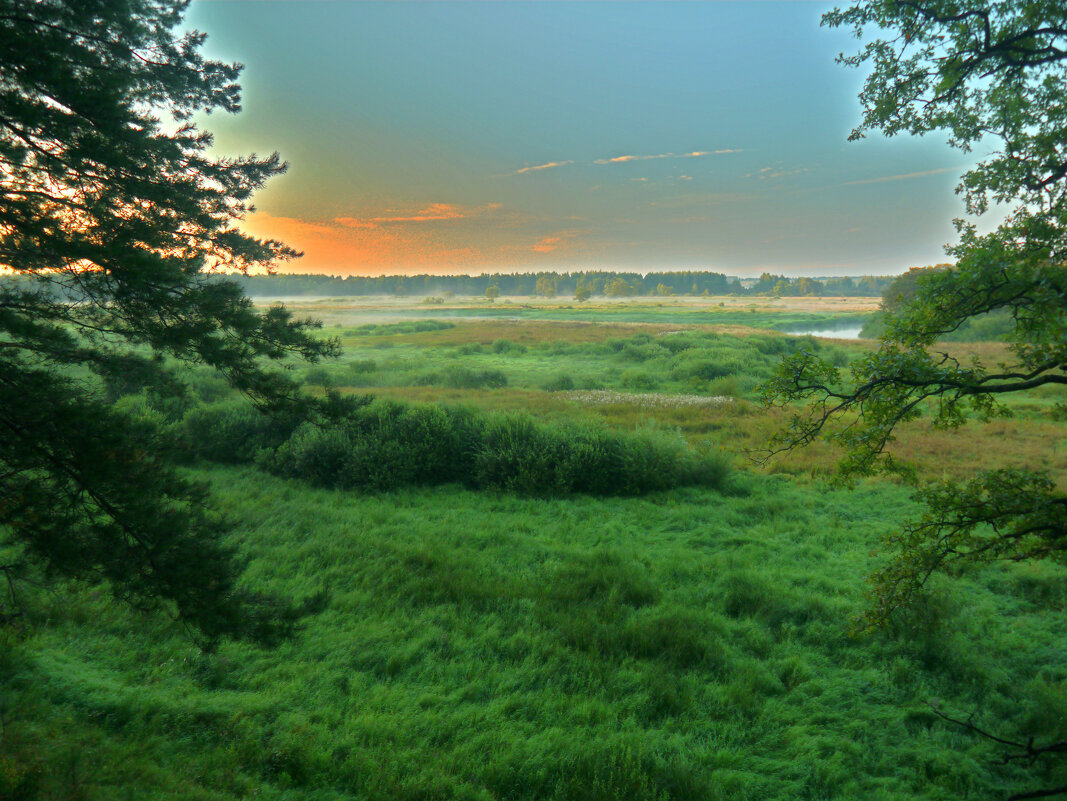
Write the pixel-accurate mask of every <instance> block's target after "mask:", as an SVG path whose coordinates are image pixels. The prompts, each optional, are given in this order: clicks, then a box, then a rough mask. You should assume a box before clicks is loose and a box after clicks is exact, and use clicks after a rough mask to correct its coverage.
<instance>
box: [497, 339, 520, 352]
mask: <svg viewBox="0 0 1067 801" xmlns="http://www.w3.org/2000/svg"><path fill="white" fill-rule="evenodd" d="M526 350H527V349H526V346H525V345H523V344H522V343H521V342H512V341H511V340H510V339H498V340H496V341H495V342H493V353H505V354H511V355H520V354H523V353H526Z"/></svg>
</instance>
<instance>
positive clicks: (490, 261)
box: [242, 203, 584, 275]
mask: <svg viewBox="0 0 1067 801" xmlns="http://www.w3.org/2000/svg"><path fill="white" fill-rule="evenodd" d="M531 224H543V221H536V220H529V219H526V218H523V217H520V216H519V215H517V214H515V213H514V212H509V211H506V210H503V207H502V206H501V204H499V203H487V204H484V205H481V206H461V205H457V204H453V203H431V204H428V205H423V206H419V207H416V208H415V209H414V210H413V211H406V210H403V209H400V210H397V209H387V210H383V211H380V212H374V213H367V214H360V215H353V216H345V217H335V218H332V219H329V220H304V219H300V218H296V217H281V216H275V215H271V214H266V213H263V212H257V213H255V214H252V215H250V216H249V217H248V218H247V219H246V220H245V221H244V222H243V223H242V228H243V229H244V230H245V231H246V232H247V233H249V234H251V235H252V236H255V237H259V238H263V239H278V240H281V241H283V242H285V243H286V244H288V245H290V246H292V247H293V248H295V249H297V250H300V251H303V252H304V257H303V258H302V259H300V260H298V261H296V262H292V263H290V264H287V265H284V270H285V271H286V272H302V273H308V272H310V273H332V274H364V275H366V274H381V273H432V274H445V273H450V272H481V271H489V272H495V271H497V270H500V271H504V272H507V271H511V270H517V269H523V268H526V267H529V266H532V265H533V264H536V263H538V259H539V257H541V256H540V254H547V253H551V252H553V251H555V250H559V249H564V248H570V247H573V246H574V245H575V244H576V243H575V237H576V236H578V235H580V234H582V233H584V232H583V231H577V230H564V231H560V232H555V233H553V234H552V235H550V236H543V237H542V239H541V240H539V241H537V242H536V243H535V244H534V245H532V246H531V244H530V240H531V234H530V229H529V227H528V226H529V225H531ZM538 235H540V234H535V235H534V237H536V236H538Z"/></svg>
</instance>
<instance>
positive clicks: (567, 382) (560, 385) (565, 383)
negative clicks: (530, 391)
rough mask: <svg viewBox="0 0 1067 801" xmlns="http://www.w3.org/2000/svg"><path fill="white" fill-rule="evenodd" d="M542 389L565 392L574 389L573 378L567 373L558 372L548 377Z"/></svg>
mask: <svg viewBox="0 0 1067 801" xmlns="http://www.w3.org/2000/svg"><path fill="white" fill-rule="evenodd" d="M543 389H544V390H545V392H566V391H568V390H571V389H574V379H573V378H571V377H570V375H568V374H567V373H560V374H559V375H557V376H556V377H555V378H553V379H550V380H549V381H548V382H547V383H546V384H545V385H544V387H543Z"/></svg>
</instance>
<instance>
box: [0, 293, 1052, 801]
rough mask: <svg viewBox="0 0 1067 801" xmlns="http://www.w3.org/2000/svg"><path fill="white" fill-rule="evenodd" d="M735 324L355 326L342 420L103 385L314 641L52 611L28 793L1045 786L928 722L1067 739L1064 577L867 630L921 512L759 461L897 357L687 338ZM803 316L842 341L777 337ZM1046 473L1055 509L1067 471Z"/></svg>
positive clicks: (201, 380) (930, 445)
mask: <svg viewBox="0 0 1067 801" xmlns="http://www.w3.org/2000/svg"><path fill="white" fill-rule="evenodd" d="M718 302H719V301H717V300H716V301H714V303H711V302H709V304H708V308H699V307H686V308H685V309H682V310H679V309H677V308H666V309H665V308H664V307H658V306H655V305H654V304H646V305H639V304H635V305H633V306H628V307H622V308H616V307H612V308H611V309H610V310H608V313H609V314H610V319H611V321H610V322H592V321H589V320H587V319H583V318H581V317H579V318H578V319H575V320H566V319H564V320H551V319H547V320H546V319H533V320H474V321H462V320H447V321H445V320H440V319H438V318H436V317H433V318H432V319H425V315H421V319H420V317H419V316H416V312H417V311H422V309H421V307H420V308H414V307H409V308H408V309H405V310H404V311H409V312H410V313H411V314H412V318H411V319H405V320H402V321H399V322H393V323H382V322H371V323H366V322H360V318H359V314H360V313H361V309H360V308H358V307H357V306H358V304H354V305H353V306H352V307H349V308H345V307H344V306H343V305H342V304H340V303H333V304H331V305H330V307H329V310H330V313H331V314H333V315H335V321H336V320H337V319H343V320H344V324H343V325H338V324H335V325H333V326H332V327H330V328H327V329H326V330H325V331H323V332H322V333H323V335H324V336H327V337H336V338H339V339H340V341H341V343H342V345H343V355H342V356H341V357H340V358H339V359H338V360H336V361H333V362H325V363H322V364H320V365H315V366H311V367H307V366H304V365H301V364H299V363H296V362H294V364H293V369H294V371H295V374H296V375H297V376H298V377H299V378H300V380H301V381H302V382H303V383H304V385H305V388H306V390H307V391H308V392H310V393H311V394H313V395H318V396H321V397H323V398H327V397H329V398H332V400H331V401H330V403H329V404H327V407H326V408H327V410H328V411H327V412H319V414H320V415H322V416H319V417H316V418H314V419H300V418H299V417H298V416H290V417H277V416H274V417H271V416H264V415H261V414H260V413H259V412H257V411H256V410H255V409H254V408H252V407H251V406H250V405H249V404H248V403H247V402H246V401H243V400H241V399H240V398H239V397H238V396H237V395H235V394H234V393H233V391H232V390H231V389H230V388H229V387H228V386H227V385H226V384H225V383H224V382H223V381H221V380H220V379H218V378H216V377H214V375H213V374H211V373H209V372H207V371H201V370H197V369H193V368H182V369H183V370H185V374H184V377H185V378H186V379H187V380H188V382H189V384H190V387H191V388H190V390H189V392H188V393H187V394H186V395H184V396H181V397H175V396H167V395H164V394H161V393H159V392H156V391H155V390H153V388H152V387H150V386H148V387H144V388H140V387H137V386H123V387H114V386H113V387H111V388H110V390H109V391H110V392H112V393H113V395H114V403H115V406H116V408H117V409H118V410H119V411H120V412H121V413H122V414H125V415H129V416H130V417H131V418H132V419H136V420H138V421H139V423H140V424H143V425H151V426H154V427H156V428H157V429H158V431H159V432H161V434H160V435H161V436H163V435H164V434H165V435H166V437H167V438H168V439H170V440H171V441H176V442H178V443H180V448H181V451H182V453H183V454H184V455H183V456H182V458H183V459H184V461H185V463H186V464H187V468H186V471H187V473H188V475H189V476H190V477H194V478H196V479H198V480H201V481H204V482H207V484H208V485H209V486H210V487H211V491H212V495H213V497H214V498H215V501H216V503H217V505H218V506H219V507H220V509H221V512H222V513H223V514H225V516H226V517H227V518H229V519H230V520H231V521H232V522H233V523H235V524H236V526H235V528H234V529H233V531H232V533H231V534H230V535H229V540H230V542H231V543H232V544H233V545H234V546H236V547H238V548H239V549H240V552H241V554H242V558H243V559H245V560H247V565H248V566H247V570H246V572H245V575H244V578H243V582H244V583H245V584H247V585H249V586H254V587H256V588H257V589H262V590H266V591H269V592H270V593H272V594H275V595H277V596H280V597H287V598H292V599H297V600H301V601H303V602H304V608H305V616H304V617H303V619H302V621H301V628H300V630H299V632H298V633H297V635H296V636H295V638H293V639H291V640H289V641H287V642H285V643H283V644H282V645H280V646H278V647H277V648H275V649H272V650H271V649H263V648H261V647H258V646H255V645H253V644H248V643H243V642H234V641H225V642H222V643H221V644H219V645H218V647H217V648H216V649H214V650H202V649H201V648H200V647H198V645H197V644H196V643H195V641H194V640H192V639H191V638H190V636H189V633H188V632H187V631H186V630H185V629H184V628H182V627H180V626H176V625H174V624H169V623H167V622H166V620H165V619H162V618H160V617H159V616H157V615H141V614H138V613H137V612H135V611H132V610H131V609H129V608H128V607H124V606H122V605H120V604H117V603H116V602H114V601H112V600H109V598H108V597H107V596H106V595H102V594H101V593H100V592H99V591H98V590H97V589H94V588H92V587H79V586H77V585H69V586H63V587H62V588H61V591H56V590H55V589H53V590H43V589H42V590H35V589H33V587H32V586H28V587H26V588H25V589H24V590H23V592H24V597H23V599H22V600H23V604H24V608H25V610H26V616H27V617H26V620H25V621H24V622H23V624H22V625H18V626H14V627H11V626H8V627H5V628H4V629H3V637H4V648H3V657H2V659H0V673H2V677H3V682H2V687H3V689H2V690H0V714H2V716H3V721H4V727H5V728H4V732H5V735H4V738H5V739H4V743H5V746H4V752H3V753H4V756H3V762H2V763H0V764H2V766H3V772H2V773H0V797H5V798H34V797H36V798H41V799H45V798H49V799H50V798H75V797H76V798H93V799H96V798H100V799H103V798H113V797H115V794H116V793H118V792H120V790H121V791H122V792H132V793H133V797H145V798H178V797H180V798H194V799H195V798H203V799H208V798H210V799H227V798H234V799H236V798H245V797H249V796H253V795H254V796H256V797H259V798H277V799H298V798H299V799H306V798H323V799H326V798H353V799H355V798H359V799H427V798H433V799H448V798H456V799H494V798H496V799H526V798H529V799H534V798H537V799H693V798H705V799H714V798H722V799H746V798H747V799H796V798H860V797H863V798H885V799H890V798H904V797H907V798H930V799H935V798H957V797H964V796H968V795H969V796H972V797H988V796H989V795H990V794H993V793H997V792H1000V791H1001V790H1002V788H1005V787H1009V786H1011V785H1012V783H1013V782H1015V781H1019V780H1021V777H1022V776H1023V774H1024V773H1026V771H1024V770H1023V768H1022V767H1018V766H1007V767H1003V766H996V765H995V764H994V761H993V755H994V753H995V752H994V750H993V746H992V745H991V744H990V743H989V742H987V741H985V740H982V739H981V738H975V737H967V736H966V735H964V734H962V733H961V732H960V730H959V729H958V727H955V726H953V725H951V724H948V723H946V722H945V721H943V720H941V719H940V718H938V717H937V716H936V715H935V714H934V712H933V711H932V710H931V709H930V708H929V707H928V706H927V702H928V701H929V700H931V699H937V700H939V701H941V702H942V703H943V704H945V705H946V706H947V707H948V708H951V709H954V710H963V711H964V712H970V711H971V710H973V709H976V708H980V709H982V710H983V711H984V712H985V713H986V714H988V715H990V716H993V715H997V716H999V717H1001V718H1010V719H1012V720H1015V721H1018V725H1019V726H1020V727H1025V726H1026V725H1037V724H1038V723H1040V722H1041V721H1047V720H1050V719H1053V718H1055V717H1056V716H1061V715H1062V714H1063V713H1064V711H1065V709H1067V706H1065V704H1067V695H1065V694H1064V692H1063V689H1062V688H1063V687H1064V681H1065V679H1067V676H1065V675H1063V674H1062V672H1061V670H1060V666H1059V665H1058V663H1057V662H1056V661H1055V660H1049V659H1048V654H1049V653H1052V652H1055V651H1056V650H1057V649H1058V647H1059V643H1060V642H1062V638H1063V636H1064V635H1065V634H1067V632H1065V631H1064V624H1063V616H1062V614H1061V613H1060V612H1059V611H1058V610H1061V609H1062V608H1063V604H1064V603H1067V571H1065V570H1064V569H1062V568H1059V567H1056V566H1053V565H1049V564H1040V565H1003V566H1000V567H996V568H993V569H991V570H988V571H984V572H982V573H976V574H973V575H966V576H964V577H963V578H962V579H960V580H952V581H950V580H945V581H938V582H936V583H935V584H934V586H933V587H932V591H931V593H930V594H929V595H928V597H927V598H926V600H925V601H924V603H925V604H927V606H926V607H925V611H923V612H922V613H921V614H920V615H919V616H917V617H914V618H911V619H909V620H908V621H907V622H904V621H902V622H901V623H900V624H899V625H897V626H896V627H894V628H892V629H890V630H886V631H881V632H878V633H876V634H874V635H871V636H866V637H859V638H857V637H855V636H853V631H852V626H853V621H854V619H855V617H856V615H857V614H858V613H859V611H861V610H862V609H863V608H864V606H865V604H866V603H867V600H866V599H865V586H866V585H865V577H866V576H867V575H868V574H869V573H870V572H871V571H872V569H873V568H874V567H875V566H876V565H877V564H878V562H879V559H880V558H881V556H880V553H879V549H880V547H881V546H880V543H881V538H882V537H883V536H885V535H887V534H889V533H891V532H892V531H893V530H895V528H896V527H897V526H898V525H899V523H900V522H901V521H902V520H903V519H904V517H905V516H906V515H907V514H909V513H910V512H911V511H912V505H911V501H910V500H909V498H910V491H909V489H908V488H907V487H905V486H902V485H901V484H899V483H897V482H894V481H889V480H884V479H879V480H870V481H866V482H863V483H861V484H860V485H858V486H856V487H854V488H851V489H849V488H842V487H836V486H833V485H832V484H831V483H830V482H829V480H828V478H829V476H830V474H831V472H832V467H833V462H834V459H835V458H836V454H835V453H834V452H833V451H832V450H831V449H830V448H829V447H828V446H821V447H819V448H816V449H814V450H811V451H808V452H806V453H804V454H803V455H795V456H791V457H789V458H787V459H785V460H780V461H778V462H775V463H772V464H771V465H770V466H768V467H767V468H763V469H759V468H756V467H754V466H753V465H752V464H751V462H750V461H749V460H748V458H747V451H748V450H749V449H752V448H754V447H756V446H757V445H758V443H760V442H763V441H765V439H766V436H767V433H768V432H769V431H770V430H771V429H772V428H774V427H775V426H780V425H781V424H782V419H781V418H780V417H779V416H776V415H777V413H775V412H773V411H770V410H766V409H763V408H761V407H760V406H759V405H758V404H757V403H756V402H755V400H756V398H755V394H754V393H755V387H756V385H757V384H758V383H759V382H761V381H763V380H765V378H766V377H767V376H768V375H769V372H770V371H771V370H772V369H773V366H774V364H775V363H776V360H778V359H780V358H781V356H782V355H783V354H788V353H792V352H796V351H797V350H798V349H801V348H808V349H813V350H814V351H817V352H818V353H820V354H822V355H823V356H824V357H826V358H828V359H830V360H832V361H833V362H834V363H836V364H840V365H842V366H845V365H847V364H849V363H850V362H851V361H852V360H854V359H855V358H857V357H858V356H860V355H861V354H863V353H864V352H865V351H866V350H867V349H868V348H869V347H870V345H869V344H867V343H865V342H862V341H858V342H848V341H835V340H820V339H816V338H810V337H790V336H786V335H783V334H781V333H778V332H776V331H774V330H770V328H771V327H776V326H774V323H775V317H774V315H775V314H776V312H774V311H772V310H759V311H756V312H749V311H742V312H740V314H741V315H743V316H744V315H748V316H750V317H753V318H755V319H754V320H753V322H755V323H758V325H754V326H751V327H739V325H738V324H737V323H735V322H734V321H733V320H732V319H729V318H728V319H727V320H724V322H723V324H722V325H719V326H713V325H707V324H703V323H696V322H693V320H692V318H691V317H689V315H697V318H698V319H702V317H701V316H702V315H715V314H723V312H722V311H720V310H719V308H720V307H718V306H717V305H715V304H717V303H718ZM391 303H392V302H391ZM324 305H326V304H318V308H319V309H320V310H321V309H322V308H323V306H324ZM627 310H629V311H631V313H632V314H633V316H634V317H636V318H637V319H638V320H639V322H628V321H627V320H626V317H625V315H626V311H627ZM362 311H363V312H366V313H368V314H370V315H373V314H375V313H376V312H375V311H373V310H367V309H363V310H362ZM541 311H543V312H544V313H545V314H546V316H548V317H552V316H554V315H559V316H565V315H566V314H567V313H568V312H570V311H572V310H570V309H565V308H562V305H561V306H560V307H557V308H555V309H553V308H552V307H549V306H545V307H543V308H542V310H541ZM582 311H583V313H588V311H587V310H585V309H583V310H582ZM592 311H593V312H594V313H596V312H597V311H599V310H597V309H595V308H594V309H592ZM800 313H805V314H812V315H815V316H819V315H820V314H821V315H822V317H823V319H824V321H825V320H826V318H827V315H826V314H825V312H821V311H820V310H819V309H818V308H814V307H813V308H809V309H808V310H807V311H801V310H797V309H793V310H791V311H789V312H785V313H782V317H784V318H790V319H791V318H793V317H795V316H796V315H797V314H800ZM846 313H848V312H846ZM648 318H657V319H656V320H655V322H648V321H647V320H648ZM371 319H377V318H376V317H371ZM831 319H832V318H831ZM954 347H958V348H961V349H963V350H967V349H970V351H971V352H975V353H981V354H982V355H983V356H985V357H987V358H990V357H994V356H995V354H996V353H997V349H998V348H1000V347H1002V346H1001V345H998V344H995V343H975V344H969V345H964V344H960V345H956V346H954ZM1061 395H1062V393H1059V394H1057V393H1056V392H1055V391H1053V390H1052V389H1046V390H1042V391H1037V392H1034V393H1031V394H1029V395H1027V396H1026V397H1020V398H1018V399H1016V400H1014V401H1013V408H1014V410H1015V412H1016V416H1015V417H1014V418H1013V419H1009V420H999V421H996V422H995V423H991V424H988V425H987V426H985V427H981V426H980V427H978V428H977V429H975V430H973V431H972V434H971V436H970V437H969V438H968V439H967V440H966V441H965V442H958V441H955V444H953V445H952V447H951V448H950V447H949V443H950V442H952V441H951V440H949V439H948V437H949V436H950V435H949V434H946V433H945V432H934V431H931V430H930V429H929V428H928V427H926V426H924V425H923V424H922V423H921V422H920V423H917V424H914V425H913V426H912V427H911V428H909V429H907V430H905V431H903V432H902V436H901V437H900V440H899V443H898V447H899V448H900V449H901V453H902V455H904V456H907V457H909V458H912V459H915V460H917V461H919V462H920V463H922V462H924V461H926V462H927V463H929V464H936V465H937V469H939V470H941V471H943V472H945V473H946V474H954V475H959V476H966V475H968V474H970V473H971V472H973V471H975V470H977V469H979V468H980V467H981V466H982V465H983V464H984V463H986V462H987V461H989V460H991V459H992V458H993V456H992V453H993V451H994V450H999V451H1000V452H1004V451H1009V452H1011V453H1013V454H1015V455H1017V457H1018V458H1020V459H1025V458H1026V454H1027V447H1028V445H1027V443H1030V444H1029V448H1030V451H1031V452H1036V450H1037V448H1038V443H1039V442H1040V441H1041V440H1045V439H1047V438H1048V437H1050V436H1053V437H1059V438H1060V439H1059V441H1060V442H1061V443H1062V441H1063V439H1062V437H1063V430H1062V428H1061V427H1057V426H1056V424H1054V423H1049V422H1048V421H1047V416H1046V415H1045V412H1046V411H1047V410H1048V409H1049V408H1050V407H1051V404H1053V403H1055V402H1056V401H1057V400H1062V397H1061ZM693 398H699V399H704V400H708V399H713V398H719V399H723V400H720V401H717V402H713V403H712V402H704V403H699V404H698V403H693V402H692V401H691V399H693ZM652 399H655V402H653V400H652ZM939 437H940V438H942V439H940V440H938V438H939ZM1048 466H1049V467H1050V468H1051V469H1052V470H1053V471H1054V473H1055V475H1056V476H1057V477H1058V480H1059V481H1060V482H1063V481H1064V480H1065V478H1067V451H1065V450H1064V448H1063V447H1059V448H1057V449H1054V450H1053V451H1052V452H1051V462H1050V463H1049V465H1048ZM1024 642H1025V645H1024V644H1023V643H1024ZM1028 775H1029V776H1030V777H1032V773H1030V774H1028Z"/></svg>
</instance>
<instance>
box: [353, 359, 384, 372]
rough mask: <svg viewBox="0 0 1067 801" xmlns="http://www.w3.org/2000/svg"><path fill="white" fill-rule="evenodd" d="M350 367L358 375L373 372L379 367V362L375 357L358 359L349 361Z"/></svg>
mask: <svg viewBox="0 0 1067 801" xmlns="http://www.w3.org/2000/svg"><path fill="white" fill-rule="evenodd" d="M348 368H349V369H350V370H351V371H352V372H353V373H356V374H357V375H363V374H364V373H373V372H374V371H375V370H377V369H378V362H376V361H374V359H356V360H354V361H351V362H349V363H348Z"/></svg>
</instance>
